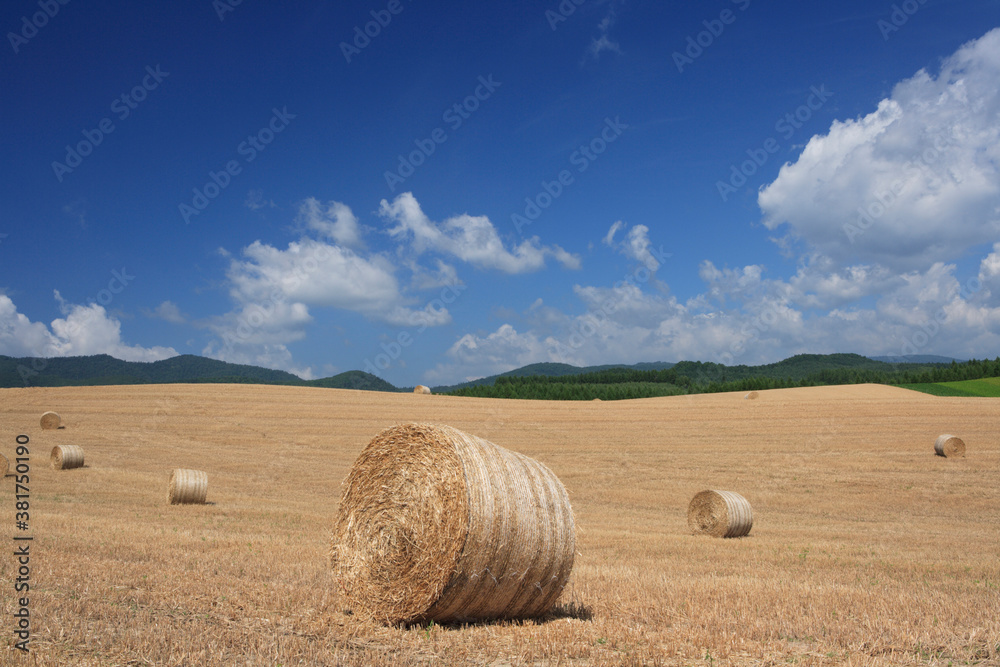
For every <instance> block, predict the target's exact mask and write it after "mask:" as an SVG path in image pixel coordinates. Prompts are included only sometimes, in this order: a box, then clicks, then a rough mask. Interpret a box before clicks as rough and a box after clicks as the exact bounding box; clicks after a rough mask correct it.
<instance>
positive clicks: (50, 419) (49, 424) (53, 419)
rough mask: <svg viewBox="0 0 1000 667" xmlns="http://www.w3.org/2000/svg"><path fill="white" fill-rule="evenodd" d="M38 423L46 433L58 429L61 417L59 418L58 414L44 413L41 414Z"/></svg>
mask: <svg viewBox="0 0 1000 667" xmlns="http://www.w3.org/2000/svg"><path fill="white" fill-rule="evenodd" d="M40 422H41V425H42V430H45V431H48V430H50V429H55V428H59V427H60V426H61V425H62V417H60V416H59V413H58V412H51V411H49V412H44V413H42V418H41V420H40Z"/></svg>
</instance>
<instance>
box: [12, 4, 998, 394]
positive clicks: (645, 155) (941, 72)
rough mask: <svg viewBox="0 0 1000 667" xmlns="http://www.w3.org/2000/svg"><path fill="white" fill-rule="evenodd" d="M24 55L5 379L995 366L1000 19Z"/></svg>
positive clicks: (881, 15) (83, 35)
mask: <svg viewBox="0 0 1000 667" xmlns="http://www.w3.org/2000/svg"><path fill="white" fill-rule="evenodd" d="M0 29H2V31H3V33H4V35H5V39H4V44H3V45H2V47H0V54H2V55H0V88H2V90H3V93H4V94H3V102H2V106H0V109H2V120H3V122H2V124H0V145H2V150H3V154H4V157H5V159H4V160H3V161H2V164H0V170H2V172H0V202H2V205H0V354H7V355H12V356H43V357H52V356H67V355H79V354H96V353H108V354H111V355H113V356H116V357H119V358H123V359H130V360H143V361H152V360H156V359H162V358H166V357H169V356H173V355H175V354H199V355H204V356H209V357H214V358H219V359H223V360H227V361H233V362H238V363H252V364H257V365H262V366H268V367H273V368H281V369H285V370H289V371H292V372H295V373H297V374H299V375H301V376H303V377H307V378H313V377H325V376H329V375H332V374H335V373H338V372H341V371H345V370H351V369H362V370H369V371H370V372H375V373H377V374H378V375H380V376H381V377H383V378H385V379H387V380H389V381H391V382H393V383H395V384H397V385H412V384H415V383H418V382H422V383H428V384H444V383H453V382H459V381H462V380H465V379H468V378H474V377H480V376H483V375H488V374H491V373H496V372H501V371H505V370H509V369H511V368H515V367H518V366H521V365H524V364H527V363H532V362H537V361H562V362H566V363H573V364H578V365H586V364H598V363H635V362H639V361H657V360H663V361H679V360H682V359H697V360H704V361H720V362H724V363H749V364H756V363H767V362H772V361H776V360H779V359H782V358H785V357H787V356H790V355H792V354H797V353H803V352H812V353H831V352H858V353H862V354H870V355H878V354H888V355H898V354H913V353H920V354H943V355H949V356H956V357H969V356H975V357H980V358H981V357H984V356H988V357H993V356H997V355H1000V243H998V242H1000V172H998V169H1000V166H998V165H1000V148H998V147H1000V137H998V135H1000V94H998V90H1000V2H998V1H997V0H980V1H972V0H968V1H962V0H956V1H951V2H935V1H934V0H927V1H926V2H920V1H919V0H908V1H907V2H903V3H892V2H885V3H877V2H874V3H873V2H860V1H847V2H840V3H800V2H794V3H793V2H772V3H764V2H759V0H738V1H737V0H732V1H729V0H726V1H717V2H710V3H696V4H695V3H690V4H682V3H639V2H633V1H628V0H605V1H603V2H600V1H598V0H583V1H581V0H564V1H563V2H562V3H560V2H557V1H550V2H536V1H530V2H529V1H520V2H510V3H502V4H496V3H486V4H481V5H480V4H470V5H464V6H454V7H440V6H435V5H433V4H428V3H422V2H413V1H412V0H393V1H392V2H389V1H386V2H381V1H376V2H367V3H333V2H313V3H303V4H302V5H301V6H296V7H293V8H287V7H285V6H275V4H267V3H263V2H258V1H254V0H244V1H243V2H241V3H239V4H234V2H233V0H216V1H215V2H212V1H211V0H197V1H195V0H188V1H181V2H176V3H160V4H156V5H153V4H141V5H140V4H136V3H119V2H92V3H84V2H79V1H72V0H68V1H67V2H66V3H65V4H63V3H62V2H60V1H59V0H41V2H39V0H34V1H31V2H29V1H26V0H17V1H16V2H9V3H5V4H4V7H3V9H2V10H0ZM366 33H367V34H366Z"/></svg>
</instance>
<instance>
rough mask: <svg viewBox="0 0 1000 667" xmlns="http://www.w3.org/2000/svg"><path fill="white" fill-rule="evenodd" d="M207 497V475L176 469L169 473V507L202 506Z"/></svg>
mask: <svg viewBox="0 0 1000 667" xmlns="http://www.w3.org/2000/svg"><path fill="white" fill-rule="evenodd" d="M207 496H208V473H206V472H203V471H201V470H187V469H184V468H177V469H175V470H174V471H173V472H171V473H170V481H169V483H168V484H167V502H169V503H170V504H171V505H204V504H205V498H206V497H207Z"/></svg>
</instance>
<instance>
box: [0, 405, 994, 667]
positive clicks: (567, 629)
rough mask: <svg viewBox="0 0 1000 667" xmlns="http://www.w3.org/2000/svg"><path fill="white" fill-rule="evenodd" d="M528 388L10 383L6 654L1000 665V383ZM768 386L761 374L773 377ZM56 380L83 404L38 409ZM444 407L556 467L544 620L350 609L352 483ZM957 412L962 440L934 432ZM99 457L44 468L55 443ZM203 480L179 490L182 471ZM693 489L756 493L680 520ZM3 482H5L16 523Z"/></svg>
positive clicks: (262, 661) (0, 560)
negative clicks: (26, 569) (375, 441)
mask: <svg viewBox="0 0 1000 667" xmlns="http://www.w3.org/2000/svg"><path fill="white" fill-rule="evenodd" d="M760 394H761V399H762V400H758V401H746V400H744V399H743V394H735V393H734V394H711V395H700V396H679V397H669V398H655V399H645V400H636V401H621V402H615V401H611V402H608V401H605V402H602V403H593V402H590V401H587V402H535V401H515V400H491V399H474V398H457V397H450V396H438V397H436V399H435V400H434V401H431V402H425V401H417V402H414V400H413V397H412V396H410V395H403V394H398V395H397V394H384V393H374V392H356V391H345V390H335V389H319V388H296V387H267V386H248V385H232V386H218V385H205V386H202V385H166V386H164V385H157V386H140V387H135V386H130V387H78V388H44V389H34V388H32V389H3V390H0V406H2V407H0V451H2V452H3V453H4V454H6V455H7V456H8V457H10V458H11V463H12V465H13V463H14V459H13V451H14V447H15V437H16V436H17V434H19V433H24V434H27V435H28V436H30V438H31V442H30V445H29V446H30V450H31V475H30V477H31V479H30V495H31V498H30V503H31V511H30V516H31V519H30V522H31V534H32V535H34V541H33V542H32V546H31V574H30V576H31V592H30V615H31V630H30V632H31V640H30V648H31V654H30V655H29V656H27V657H25V656H24V655H22V654H21V653H19V652H18V651H16V650H14V649H13V648H12V645H13V641H14V637H13V625H12V615H11V614H12V613H13V611H14V608H15V607H14V605H15V601H14V595H13V593H12V591H13V580H14V578H15V576H16V565H15V562H14V558H13V557H12V555H11V552H12V549H10V548H6V549H4V553H5V554H6V555H3V556H0V580H2V581H0V585H2V586H3V588H4V590H5V591H6V592H5V593H4V595H3V596H2V601H3V608H2V617H3V619H4V620H3V621H0V625H2V626H3V628H2V630H3V637H4V640H3V641H4V645H3V648H0V663H3V664H10V665H20V664H25V665H27V664H31V665H35V664H38V665H60V664H63V665H146V664H155V665H236V664H238V665H279V664H280V665H411V664H426V665H430V664H434V665H438V664H481V665H496V666H500V665H557V664H558V665H632V664H634V665H693V664H697V665H785V664H797V665H840V664H843V665H910V664H912V665H949V664H955V665H958V664H991V665H997V664H1000V558H998V556H997V554H998V553H1000V433H998V432H997V424H998V423H1000V401H997V400H995V399H976V398H938V397H933V396H928V395H924V394H918V393H914V392H910V391H907V390H904V389H898V388H891V387H882V386H872V385H862V386H851V387H831V388H810V389H790V390H775V391H762V392H760ZM764 399H766V400H764ZM51 405H58V406H59V409H60V412H61V414H62V415H63V416H64V417H65V418H66V420H67V421H68V422H69V423H71V424H72V428H71V429H70V430H63V431H43V430H41V428H40V427H39V422H38V415H39V414H40V413H41V412H43V411H44V409H45V407H46V406H51ZM411 421H412V422H423V423H437V424H447V425H450V426H453V427H455V428H458V429H460V430H462V431H464V432H466V433H468V434H471V435H475V436H479V437H481V438H485V439H488V440H489V441H491V442H493V443H495V444H496V445H499V446H500V447H504V448H507V449H510V450H512V451H515V452H518V453H520V454H524V455H525V456H528V457H530V458H532V459H534V460H536V461H538V462H540V463H542V464H544V465H545V466H547V467H548V468H549V469H551V470H552V472H553V473H554V474H555V475H556V476H557V477H558V478H559V480H560V481H561V482H562V483H563V484H564V485H565V487H566V490H567V491H568V493H569V499H570V502H571V503H572V509H573V513H574V518H575V523H576V556H575V561H574V564H573V569H572V574H571V576H570V579H569V582H568V584H567V586H566V588H565V590H564V592H563V596H562V598H561V599H560V600H559V602H558V604H557V606H556V607H555V610H554V612H553V613H552V614H550V615H549V616H548V617H546V618H543V619H539V620H528V621H517V622H500V623H482V624H477V625H471V626H457V625H445V626H441V625H436V624H434V625H431V624H427V625H416V626H412V627H386V626H382V625H379V624H376V623H373V622H369V621H361V620H359V619H358V617H356V616H353V615H347V614H345V613H344V605H343V604H342V601H341V600H339V599H338V593H337V583H336V582H335V581H334V579H333V574H332V572H333V570H332V568H331V565H330V562H329V559H328V553H329V552H330V547H331V544H330V540H331V536H332V531H333V528H334V526H335V522H336V517H337V513H338V512H337V510H338V507H337V503H338V499H339V498H340V496H341V481H342V480H344V478H345V477H346V475H347V473H348V470H349V469H350V468H351V466H352V465H353V463H354V461H355V459H356V458H357V457H358V455H359V454H360V453H361V451H362V450H363V449H364V448H365V446H366V445H367V444H368V443H369V441H370V440H371V439H372V438H373V437H374V436H375V434H376V433H378V432H379V431H381V430H382V429H385V428H387V427H389V426H393V425H396V424H401V423H404V422H411ZM951 432H961V434H962V437H963V438H964V439H965V440H966V441H967V442H970V443H975V447H974V448H970V450H969V454H968V456H967V457H966V458H964V459H944V458H942V457H938V456H933V453H930V455H928V454H929V445H928V443H932V442H933V441H934V438H936V437H937V436H938V435H940V434H941V433H951ZM61 444H71V445H79V446H82V447H83V449H84V450H85V451H86V453H87V465H86V467H84V468H81V469H78V470H75V471H72V474H67V473H60V472H59V471H55V470H52V469H51V468H50V467H49V465H48V456H49V452H50V451H51V449H52V448H53V447H54V446H55V445H61ZM175 468H191V469H196V470H201V471H205V472H206V473H207V475H208V477H209V478H210V479H211V484H212V488H211V494H210V496H209V498H208V502H207V503H206V504H204V505H200V504H196V505H174V506H171V505H167V504H166V503H165V502H164V498H163V483H164V480H165V479H166V478H167V475H168V473H169V471H171V470H172V469H175ZM704 489H736V490H739V492H740V494H742V495H744V496H745V497H746V498H747V499H748V500H749V502H750V503H752V505H753V521H754V523H753V530H752V532H751V533H750V534H749V535H748V536H746V537H742V538H737V539H728V540H720V539H712V538H710V537H705V536H697V535H692V534H691V531H690V530H689V528H688V525H687V507H688V503H689V501H690V500H691V498H692V496H694V494H696V493H698V492H699V491H702V490H704ZM14 493H15V487H14V481H13V478H10V477H8V478H7V480H6V482H5V483H4V484H3V487H2V491H0V496H2V499H0V502H2V503H3V508H4V510H3V512H4V514H3V516H4V517H5V518H4V520H3V522H2V524H3V537H4V538H5V539H6V544H7V545H8V547H9V545H11V544H13V542H12V540H11V537H12V535H11V534H12V533H13V532H14Z"/></svg>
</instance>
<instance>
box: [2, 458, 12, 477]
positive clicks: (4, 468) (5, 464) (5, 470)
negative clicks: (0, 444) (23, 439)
mask: <svg viewBox="0 0 1000 667" xmlns="http://www.w3.org/2000/svg"><path fill="white" fill-rule="evenodd" d="M8 472H10V461H9V460H8V459H7V457H6V456H4V455H3V454H0V477H6V476H7V473H8Z"/></svg>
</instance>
